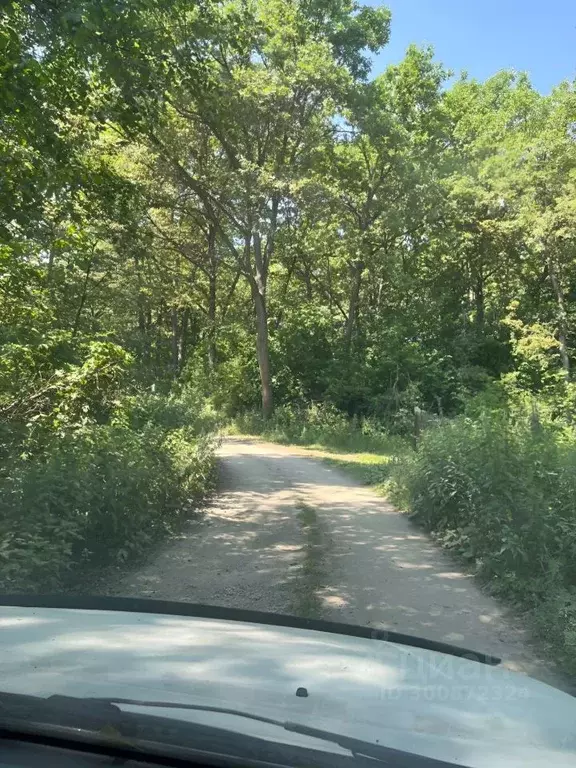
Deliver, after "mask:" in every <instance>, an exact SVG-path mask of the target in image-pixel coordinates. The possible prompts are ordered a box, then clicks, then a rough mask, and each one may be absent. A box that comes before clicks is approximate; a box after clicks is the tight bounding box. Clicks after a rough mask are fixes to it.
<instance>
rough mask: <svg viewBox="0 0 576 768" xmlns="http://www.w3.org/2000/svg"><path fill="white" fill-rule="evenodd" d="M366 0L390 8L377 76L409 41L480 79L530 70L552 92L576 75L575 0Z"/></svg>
mask: <svg viewBox="0 0 576 768" xmlns="http://www.w3.org/2000/svg"><path fill="white" fill-rule="evenodd" d="M364 2H366V0H364ZM368 2H369V4H370V5H380V4H383V5H386V6H388V8H390V10H391V11H392V34H391V37H390V42H389V44H388V45H387V46H386V48H385V49H384V50H383V51H382V53H381V54H379V55H378V56H376V57H375V61H374V70H373V74H378V73H379V72H381V71H382V70H383V69H384V68H385V67H386V65H387V64H390V63H394V62H397V61H399V60H400V59H401V58H402V56H403V54H404V51H405V50H406V48H407V46H408V45H409V44H410V43H417V44H419V45H421V44H425V43H430V44H431V45H433V47H434V49H435V51H436V58H437V59H438V60H439V61H441V62H442V63H443V64H444V65H445V66H446V67H447V68H448V69H451V70H454V71H455V72H456V73H457V74H458V73H459V72H460V71H461V70H463V69H465V70H467V71H468V74H469V75H470V77H475V78H478V79H480V80H484V79H486V78H487V77H490V75H493V74H494V73H495V72H497V71H498V70H500V69H516V70H519V71H527V72H528V73H529V74H530V77H531V80H532V83H533V85H534V86H535V87H536V88H537V89H538V90H539V91H541V92H543V93H548V92H549V91H550V89H551V88H552V86H554V85H556V84H557V83H559V82H560V81H561V80H564V79H566V78H568V79H574V78H575V77H576V0H539V1H537V0H383V1H382V3H380V2H379V0H368Z"/></svg>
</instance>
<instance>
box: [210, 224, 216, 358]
mask: <svg viewBox="0 0 576 768" xmlns="http://www.w3.org/2000/svg"><path fill="white" fill-rule="evenodd" d="M208 260H209V263H210V272H209V277H208V370H209V372H210V373H214V371H215V370H216V276H217V266H218V265H217V263H216V227H215V226H214V225H210V229H209V230H208Z"/></svg>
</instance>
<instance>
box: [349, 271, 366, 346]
mask: <svg viewBox="0 0 576 768" xmlns="http://www.w3.org/2000/svg"><path fill="white" fill-rule="evenodd" d="M363 272H364V263H363V262H362V261H355V262H353V263H352V264H351V265H350V275H351V279H352V282H351V285H350V301H349V305H348V317H347V318H346V326H345V329H344V340H345V344H346V354H348V355H349V354H350V351H351V349H352V337H353V336H354V328H355V326H356V319H357V317H358V300H359V298H360V287H361V285H362V273H363Z"/></svg>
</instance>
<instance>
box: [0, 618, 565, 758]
mask: <svg viewBox="0 0 576 768" xmlns="http://www.w3.org/2000/svg"><path fill="white" fill-rule="evenodd" d="M0 680H1V682H0V690H2V691H8V692H11V693H28V694H33V695H36V696H49V695H52V694H56V693H58V694H64V695H69V696H79V697H83V696H100V697H102V696H104V697H121V698H137V699H147V700H162V701H169V702H181V703H188V704H202V705H207V706H221V707H227V708H236V709H240V710H242V711H247V712H252V713H254V714H259V715H263V716H267V717H273V718H277V719H280V720H283V721H292V722H298V723H302V724H305V725H308V726H312V727H315V728H321V729H324V730H327V731H331V732H333V733H337V734H343V735H346V736H350V737H354V738H358V739H363V740H367V741H370V742H373V743H379V744H381V745H385V746H389V747H393V748H395V749H401V750H406V751H408V752H414V753H417V754H420V755H425V756H428V757H433V758H436V759H440V760H445V761H447V762H453V763H454V764H455V765H464V766H469V767H470V768H511V767H512V766H518V767H520V766H522V768H526V767H527V766H543V765H550V766H555V767H556V768H564V766H565V767H566V768H568V766H571V767H572V768H574V766H576V699H574V698H572V697H571V696H569V695H568V694H566V693H563V692H561V691H559V690H556V689H554V688H551V687H549V686H547V685H545V684H544V683H540V682H537V681H535V680H532V679H530V678H527V677H524V676H522V675H519V674H516V673H513V672H509V671H507V670H503V669H500V668H498V667H496V668H494V667H490V666H487V665H484V664H479V663H476V662H473V661H468V660H465V659H460V658H456V657H453V656H447V655H445V654H440V653H437V652H433V651H426V650H421V649H418V648H413V647H407V646H403V645H398V644H395V643H389V642H383V641H380V640H369V639H362V638H356V637H349V636H346V635H340V634H331V633H326V632H318V631H311V630H306V629H293V628H286V627H276V626H270V625H262V624H255V623H247V622H240V621H225V620H217V619H207V618H190V617H182V616H167V615H159V614H149V613H132V612H125V611H103V610H75V609H74V610H72V609H57V608H56V609H55V608H22V607H13V606H12V607H2V606H0ZM299 687H305V688H306V689H307V691H308V694H309V695H308V697H306V698H301V697H298V696H296V690H297V688H299ZM126 708H127V707H126ZM136 711H144V710H136ZM146 712H147V713H153V714H160V715H162V716H166V715H167V712H169V716H170V717H178V718H179V719H184V720H189V721H193V722H202V723H208V724H210V725H215V726H219V727H224V728H232V729H235V730H238V731H240V732H241V733H247V734H251V735H254V736H259V737H260V738H266V739H269V740H271V741H280V742H284V743H289V744H299V745H307V746H313V747H314V748H320V749H326V750H330V751H344V752H345V750H341V748H340V747H338V746H335V745H333V744H330V743H325V742H323V741H319V740H315V739H309V738H308V737H305V736H299V735H296V734H292V733H288V732H286V731H284V730H281V729H279V728H276V727H275V726H269V725H266V724H261V723H258V722H255V721H251V720H247V719H245V718H237V717H234V716H229V715H219V714H214V713H198V712H196V711H186V710H161V711H160V710H153V711H150V710H146Z"/></svg>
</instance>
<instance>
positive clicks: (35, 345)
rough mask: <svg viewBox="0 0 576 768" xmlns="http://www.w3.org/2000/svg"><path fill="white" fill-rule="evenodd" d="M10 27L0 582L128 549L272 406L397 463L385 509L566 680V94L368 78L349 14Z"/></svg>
mask: <svg viewBox="0 0 576 768" xmlns="http://www.w3.org/2000/svg"><path fill="white" fill-rule="evenodd" d="M1 14H2V15H1V17H0V46H1V47H0V51H1V52H0V114H1V122H0V153H1V158H2V175H1V178H0V258H1V260H2V269H1V273H0V288H1V292H0V315H1V320H2V322H1V328H0V345H1V347H2V350H1V352H2V353H1V359H0V412H1V415H2V422H1V425H0V453H1V467H0V485H1V492H0V529H1V530H0V558H2V561H3V566H2V569H1V575H0V583H1V584H2V585H3V587H4V588H14V587H18V588H30V587H34V585H37V584H38V583H39V580H40V581H41V582H42V583H43V584H44V585H45V584H47V583H49V584H50V583H52V584H58V583H61V582H62V580H63V579H64V580H65V578H66V573H68V572H69V570H70V568H71V566H72V565H73V564H77V563H79V562H83V561H87V562H98V563H100V562H104V561H110V560H112V561H117V560H124V559H127V558H129V557H130V556H132V554H134V553H137V552H139V551H141V549H142V548H143V547H145V546H147V545H148V544H149V543H150V541H152V540H153V539H154V538H155V535H156V534H158V535H160V534H161V533H162V532H163V531H165V529H166V528H167V527H168V528H169V527H170V526H171V525H172V524H175V523H176V522H177V519H178V518H179V517H180V516H181V515H182V514H185V508H186V505H187V504H189V503H190V501H191V500H194V499H196V498H199V497H200V496H202V495H203V494H204V493H205V492H206V491H207V490H208V488H209V486H210V482H211V476H212V447H211V446H212V444H211V438H210V436H209V433H210V431H211V430H212V429H213V427H214V424H216V423H217V422H219V423H223V422H224V421H226V420H231V419H234V418H244V419H246V414H254V413H255V412H259V413H260V416H258V417H255V416H252V417H251V419H252V422H251V423H252V424H256V423H257V424H258V425H259V426H258V428H259V429H262V428H265V427H266V424H268V425H270V424H284V425H288V427H289V429H288V427H287V429H288V432H289V437H291V438H292V439H300V438H302V434H303V431H305V429H306V426H307V425H308V428H309V429H310V423H313V424H315V425H316V426H317V427H318V428H319V429H320V428H321V427H322V425H323V424H324V425H325V426H326V429H327V430H328V431H329V430H330V428H331V425H332V427H333V428H334V429H336V430H339V433H340V434H341V435H343V434H349V435H351V434H353V433H354V434H360V435H364V436H365V437H366V439H369V438H370V436H372V438H373V440H376V438H375V437H374V435H376V436H381V437H382V439H383V440H384V439H385V436H387V435H388V436H389V435H397V436H399V437H400V439H401V438H402V436H404V437H405V438H406V439H407V443H410V444H413V445H416V446H417V448H418V450H417V451H413V450H412V448H410V451H411V453H410V456H409V457H408V458H407V459H406V462H405V463H404V464H402V466H403V470H402V472H401V477H400V479H397V481H396V482H397V488H396V493H397V496H398V499H399V503H403V504H405V505H406V506H407V507H408V508H410V509H411V510H412V511H413V512H414V513H415V514H416V515H417V516H420V518H421V519H422V520H423V521H424V522H425V523H426V525H428V527H430V528H431V529H432V530H434V531H436V533H437V535H438V536H439V537H440V538H442V539H443V541H444V543H446V544H447V545H449V546H452V547H453V548H455V549H456V550H457V551H459V552H460V553H461V555H462V556H464V557H466V558H468V559H469V560H470V562H473V563H474V564H475V567H477V569H478V571H479V572H481V573H482V574H484V575H485V576H487V577H489V578H490V579H492V582H493V585H494V584H495V585H496V586H498V585H499V586H500V588H501V589H502V590H503V591H507V592H512V593H513V595H514V596H515V597H519V598H521V599H522V600H524V603H525V604H537V605H539V606H542V604H543V600H544V599H546V600H548V602H547V603H546V606H547V607H546V611H543V612H541V616H542V617H544V618H542V624H543V625H546V626H554V628H555V629H554V631H555V632H556V633H557V634H559V635H561V636H562V641H561V644H563V645H564V646H566V647H568V646H570V647H571V648H572V649H573V652H574V656H575V657H576V598H575V597H574V596H573V590H574V588H575V586H576V571H575V567H576V566H575V565H574V564H575V563H576V508H575V502H574V499H575V498H576V496H575V494H576V479H575V474H576V447H575V446H576V438H575V436H574V430H573V413H574V406H575V404H576V385H575V384H574V383H573V382H572V366H573V363H574V346H575V344H576V334H575V331H574V325H575V321H576V91H575V89H574V84H573V83H569V82H564V83H561V84H559V85H558V87H557V88H555V89H554V90H553V91H552V92H551V93H550V94H548V95H543V94H541V93H539V92H538V91H536V90H535V89H534V88H533V87H532V86H531V84H530V81H529V79H528V77H527V76H526V75H523V74H518V73H515V72H499V73H496V74H495V75H494V76H493V77H492V78H490V79H489V80H487V81H486V82H484V83H481V82H477V81H475V80H473V79H470V78H468V77H466V76H464V75H463V76H460V77H456V78H455V77H454V76H453V75H452V73H449V72H447V71H446V70H445V69H444V68H443V66H442V65H441V64H440V63H438V62H437V61H436V59H435V58H434V54H433V51H432V50H429V49H421V48H417V47H411V48H409V49H408V50H407V52H406V55H405V58H404V59H403V60H402V61H401V62H400V63H398V64H395V65H392V66H389V67H388V68H387V69H386V70H385V71H384V72H383V73H382V74H380V75H378V76H376V77H374V76H372V75H371V55H372V54H374V53H376V52H378V51H379V50H380V49H381V48H383V47H384V46H385V45H386V42H387V40H388V37H389V34H390V25H391V24H393V20H391V19H390V14H389V12H388V10H387V9H386V8H384V7H380V8H378V7H371V6H370V7H369V6H362V5H359V4H358V3H356V2H355V1H354V0H228V1H226V2H220V1H217V0H199V1H198V2H196V3H190V2H189V1H188V0H43V2H41V3H32V2H26V1H25V0H11V2H8V3H7V4H4V6H3V10H2V12H1ZM244 423H246V422H244ZM317 431H318V430H317ZM376 442H377V440H376ZM406 450H407V451H408V446H407V447H406ZM183 510H184V511H183ZM94 542H97V543H96V544H95V543H94ZM550 585H552V587H551V586H550Z"/></svg>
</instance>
